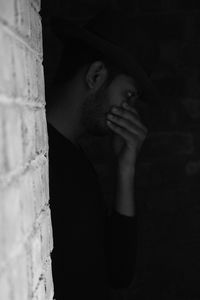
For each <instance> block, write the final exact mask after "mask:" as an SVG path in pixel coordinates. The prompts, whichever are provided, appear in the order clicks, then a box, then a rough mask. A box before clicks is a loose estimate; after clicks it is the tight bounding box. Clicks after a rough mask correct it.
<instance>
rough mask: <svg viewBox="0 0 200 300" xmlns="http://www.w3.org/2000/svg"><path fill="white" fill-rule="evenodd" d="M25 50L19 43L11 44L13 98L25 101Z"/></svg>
mask: <svg viewBox="0 0 200 300" xmlns="http://www.w3.org/2000/svg"><path fill="white" fill-rule="evenodd" d="M27 51H28V50H27V48H26V47H25V46H24V45H23V44H22V43H21V42H19V41H14V42H13V53H14V71H15V96H16V97H19V98H22V100H26V99H27V97H28V94H29V81H28V79H29V78H28V67H29V66H28V54H27Z"/></svg>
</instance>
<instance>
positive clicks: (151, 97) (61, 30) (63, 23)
mask: <svg viewBox="0 0 200 300" xmlns="http://www.w3.org/2000/svg"><path fill="white" fill-rule="evenodd" d="M51 28H52V30H53V32H54V34H55V35H56V36H57V37H58V38H59V39H61V40H62V41H63V42H66V40H67V38H69V37H74V38H77V39H80V40H83V41H85V42H87V43H88V45H91V46H92V47H95V48H96V49H98V50H99V51H100V52H101V53H103V54H105V55H106V57H110V59H111V60H112V61H113V62H116V65H117V66H119V67H120V69H121V70H122V71H123V72H124V73H125V74H127V75H129V76H131V77H133V78H134V79H135V80H136V82H137V83H138V85H139V88H140V90H141V92H142V99H143V100H145V102H146V101H147V102H148V103H152V104H157V103H159V93H158V90H157V89H156V88H155V86H154V84H153V83H152V81H151V79H150V78H149V76H148V75H147V73H146V72H145V71H144V69H143V68H142V66H141V65H140V64H139V63H138V62H137V60H136V58H135V57H134V55H132V54H130V53H129V52H128V51H125V50H124V49H123V48H122V47H120V46H118V45H116V44H114V43H111V42H109V41H107V40H105V39H104V38H102V37H100V36H99V35H97V34H94V33H92V32H91V31H89V30H87V29H85V28H83V27H81V26H77V25H75V24H72V23H70V22H69V21H67V20H63V19H59V18H53V19H52V20H51Z"/></svg>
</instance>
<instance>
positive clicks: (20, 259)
mask: <svg viewBox="0 0 200 300" xmlns="http://www.w3.org/2000/svg"><path fill="white" fill-rule="evenodd" d="M9 273H10V274H9V275H10V281H11V287H12V297H13V298H11V299H12V300H27V299H28V294H29V289H28V279H27V254H26V251H25V250H23V251H22V252H21V254H20V255H19V256H17V257H16V258H15V259H14V260H13V261H12V263H11V265H10V266H9Z"/></svg>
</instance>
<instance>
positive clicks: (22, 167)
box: [0, 0, 54, 300]
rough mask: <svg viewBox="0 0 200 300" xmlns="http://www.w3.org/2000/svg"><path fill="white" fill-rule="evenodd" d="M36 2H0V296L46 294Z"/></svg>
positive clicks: (12, 299) (47, 240) (38, 297)
mask: <svg viewBox="0 0 200 300" xmlns="http://www.w3.org/2000/svg"><path fill="white" fill-rule="evenodd" d="M40 6H41V3H40V0H1V1H0V45H1V47H0V65H1V68H0V299H4V300H30V299H33V300H52V299H53V293H54V288H53V280H52V270H51V256H50V255H51V251H52V249H53V236H52V224H51V214H50V208H49V180H48V138H47V127H46V114H45V113H46V112H45V95H44V74H43V64H42V62H43V50H42V28H41V17H40V15H39V11H40Z"/></svg>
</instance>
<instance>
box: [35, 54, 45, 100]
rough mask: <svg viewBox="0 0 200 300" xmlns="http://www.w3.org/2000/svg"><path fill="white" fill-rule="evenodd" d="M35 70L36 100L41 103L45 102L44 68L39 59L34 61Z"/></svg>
mask: <svg viewBox="0 0 200 300" xmlns="http://www.w3.org/2000/svg"><path fill="white" fill-rule="evenodd" d="M36 70H37V88H38V96H39V97H38V101H39V102H40V103H42V104H45V88H44V86H45V82H44V70H43V65H42V63H41V61H39V60H37V62H36Z"/></svg>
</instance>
